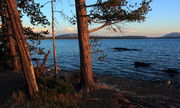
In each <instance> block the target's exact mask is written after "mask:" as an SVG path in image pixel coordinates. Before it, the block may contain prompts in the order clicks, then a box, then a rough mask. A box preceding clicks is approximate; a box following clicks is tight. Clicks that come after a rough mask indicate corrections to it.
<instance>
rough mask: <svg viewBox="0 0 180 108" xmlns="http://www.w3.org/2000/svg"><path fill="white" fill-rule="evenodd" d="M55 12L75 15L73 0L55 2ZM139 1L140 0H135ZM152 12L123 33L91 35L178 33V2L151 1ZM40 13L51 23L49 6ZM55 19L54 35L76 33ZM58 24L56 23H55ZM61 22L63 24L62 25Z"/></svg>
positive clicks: (179, 4)
mask: <svg viewBox="0 0 180 108" xmlns="http://www.w3.org/2000/svg"><path fill="white" fill-rule="evenodd" d="M35 1H36V2H38V3H41V4H44V3H46V2H47V1H48V0H35ZM57 1H58V2H57V3H56V5H55V7H56V9H55V10H63V11H64V13H65V14H67V15H68V16H71V15H72V14H74V15H75V7H74V0H57ZM86 1H87V4H92V3H93V2H94V1H96V0H86ZM135 1H140V0H135ZM151 7H152V11H150V12H149V13H148V15H147V19H146V21H145V22H143V23H135V22H134V23H127V24H126V26H125V28H124V29H123V32H116V33H114V32H111V31H107V30H105V29H103V30H100V31H98V32H95V33H93V34H94V35H101V36H125V35H140V36H151V37H159V36H162V35H164V34H167V33H171V32H180V0H153V2H152V3H151ZM42 11H43V12H44V14H45V15H46V16H47V17H48V19H49V21H50V22H51V8H50V4H47V5H46V6H45V7H44V8H43V9H42ZM55 14H56V15H55V17H56V27H55V28H56V29H55V31H56V35H59V34H65V33H76V32H77V29H76V25H75V26H73V25H71V24H70V23H68V21H66V20H64V19H63V17H62V16H60V14H58V13H55ZM57 22H58V23H57ZM62 22H63V23H62ZM23 24H24V26H32V25H30V23H29V21H28V18H27V17H24V21H23ZM34 28H35V30H36V31H40V30H41V29H43V30H45V29H48V30H49V31H51V29H50V27H47V28H43V27H39V26H38V27H34Z"/></svg>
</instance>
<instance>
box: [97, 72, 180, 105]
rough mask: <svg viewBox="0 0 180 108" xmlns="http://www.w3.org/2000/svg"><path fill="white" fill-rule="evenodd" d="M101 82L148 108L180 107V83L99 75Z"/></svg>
mask: <svg viewBox="0 0 180 108" xmlns="http://www.w3.org/2000/svg"><path fill="white" fill-rule="evenodd" d="M97 79H98V81H99V82H100V83H105V84H107V85H108V86H110V88H112V89H113V90H115V91H117V92H118V93H121V94H122V95H124V96H125V97H126V98H127V99H129V100H130V101H132V102H134V103H136V104H139V105H142V106H144V107H148V108H166V107H167V108H179V107H180V84H178V83H172V85H170V86H168V85H167V84H166V82H164V81H160V82H156V81H144V80H138V79H130V78H120V77H115V76H109V75H99V74H98V75H97Z"/></svg>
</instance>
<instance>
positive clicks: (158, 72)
mask: <svg viewBox="0 0 180 108" xmlns="http://www.w3.org/2000/svg"><path fill="white" fill-rule="evenodd" d="M98 42H99V44H100V45H101V46H100V47H98V48H99V49H101V50H103V51H104V52H103V53H104V54H105V55H107V57H106V58H105V60H104V61H99V60H98V58H97V57H98V56H99V55H101V54H93V55H92V57H93V71H94V72H95V73H98V74H106V75H114V76H119V77H126V78H135V79H142V80H150V81H154V80H155V81H156V80H158V81H159V80H173V81H176V82H179V81H180V39H101V40H99V41H98ZM56 45H57V64H58V65H59V66H60V67H61V68H62V69H64V70H78V69H79V46H78V40H76V39H58V40H56ZM40 46H41V47H45V48H46V49H45V51H48V50H51V54H50V55H49V59H48V62H47V66H48V65H52V64H53V53H52V40H43V41H42V44H41V45H40ZM115 47H121V48H129V49H140V51H117V50H115V49H113V48H115ZM34 56H37V55H34ZM38 57H39V58H40V59H43V56H38ZM136 61H138V62H145V63H150V64H151V65H150V67H135V66H134V62H136ZM168 68H173V69H176V70H177V71H178V72H179V73H176V74H174V75H170V74H168V73H166V72H164V71H163V70H166V69H168Z"/></svg>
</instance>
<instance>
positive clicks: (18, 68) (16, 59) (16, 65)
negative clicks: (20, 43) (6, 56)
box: [5, 9, 21, 72]
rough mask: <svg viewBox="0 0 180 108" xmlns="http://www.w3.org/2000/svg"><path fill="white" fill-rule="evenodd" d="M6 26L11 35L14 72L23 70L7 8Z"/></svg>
mask: <svg viewBox="0 0 180 108" xmlns="http://www.w3.org/2000/svg"><path fill="white" fill-rule="evenodd" d="M5 10H6V9H5ZM6 28H7V29H8V31H7V33H8V37H9V49H10V55H11V64H12V68H13V71H14V72H20V71H21V66H20V65H21V64H20V59H19V56H18V53H17V50H16V43H15V40H14V37H13V30H12V27H11V23H10V18H9V14H8V12H7V10H6Z"/></svg>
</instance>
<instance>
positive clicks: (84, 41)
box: [75, 0, 94, 91]
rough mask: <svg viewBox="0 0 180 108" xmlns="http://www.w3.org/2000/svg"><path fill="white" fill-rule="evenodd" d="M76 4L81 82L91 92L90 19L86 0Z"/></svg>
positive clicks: (77, 1)
mask: <svg viewBox="0 0 180 108" xmlns="http://www.w3.org/2000/svg"><path fill="white" fill-rule="evenodd" d="M75 2H76V15H77V26H78V36H79V49H80V66H81V82H82V84H83V86H84V89H85V91H89V90H91V89H92V88H93V87H94V79H93V72H92V60H91V52H90V43H89V32H88V20H87V19H88V18H87V12H86V7H85V0H75Z"/></svg>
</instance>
